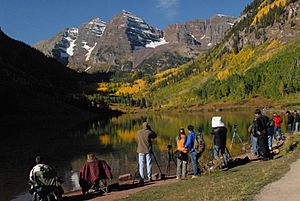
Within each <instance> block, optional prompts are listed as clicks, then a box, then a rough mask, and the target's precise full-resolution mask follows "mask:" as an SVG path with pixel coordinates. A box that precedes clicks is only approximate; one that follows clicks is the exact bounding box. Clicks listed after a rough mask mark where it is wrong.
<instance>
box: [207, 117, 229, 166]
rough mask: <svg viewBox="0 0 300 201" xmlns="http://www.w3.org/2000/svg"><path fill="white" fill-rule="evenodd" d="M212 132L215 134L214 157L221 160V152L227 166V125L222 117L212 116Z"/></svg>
mask: <svg viewBox="0 0 300 201" xmlns="http://www.w3.org/2000/svg"><path fill="white" fill-rule="evenodd" d="M211 124H212V129H213V130H212V132H211V134H212V135H213V142H214V148H213V150H214V158H215V160H217V161H219V160H220V158H219V153H220V152H221V155H222V157H223V160H224V164H225V166H226V167H227V166H228V163H227V157H226V154H225V149H226V138H227V128H226V127H225V124H224V122H223V120H222V117H213V118H212V123H211Z"/></svg>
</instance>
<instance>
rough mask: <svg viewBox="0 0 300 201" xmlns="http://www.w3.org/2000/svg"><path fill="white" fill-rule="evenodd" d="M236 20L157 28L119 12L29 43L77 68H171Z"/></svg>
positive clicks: (215, 39) (210, 43) (213, 40)
mask: <svg viewBox="0 0 300 201" xmlns="http://www.w3.org/2000/svg"><path fill="white" fill-rule="evenodd" d="M235 21H236V18H234V17H228V16H224V15H217V16H214V17H213V18H211V19H209V20H194V21H191V22H187V23H181V24H175V25H170V26H168V27H167V28H166V30H165V31H164V32H163V31H161V30H159V29H157V28H154V27H152V26H150V25H148V24H147V23H146V22H145V21H144V20H143V19H142V18H140V17H138V16H136V15H134V14H132V13H130V12H127V11H122V12H120V13H119V14H117V15H116V16H114V17H113V18H112V19H111V20H110V21H108V22H107V23H105V22H103V21H101V20H100V19H99V18H95V19H92V20H90V21H89V22H87V23H84V24H82V25H81V26H80V27H79V28H68V29H66V30H64V31H63V32H61V33H58V34H57V35H56V36H55V37H53V38H51V39H48V40H45V41H41V42H39V43H37V44H35V45H34V47H35V48H37V49H39V50H41V51H42V52H44V53H45V54H46V55H50V56H52V57H54V58H56V59H57V60H59V61H60V62H62V63H63V64H67V65H68V67H70V68H73V69H75V70H76V71H79V72H88V73H94V72H99V71H132V70H138V71H144V72H155V71H159V70H162V69H164V68H172V67H175V66H178V65H180V64H183V63H184V62H186V61H188V60H190V59H191V58H193V57H195V56H196V55H197V54H198V53H199V51H202V50H207V49H210V48H212V47H213V46H214V45H216V44H217V43H218V41H219V40H220V39H221V38H222V37H223V36H224V34H225V33H226V31H227V30H228V29H230V28H231V27H232V26H233V24H234V22H235Z"/></svg>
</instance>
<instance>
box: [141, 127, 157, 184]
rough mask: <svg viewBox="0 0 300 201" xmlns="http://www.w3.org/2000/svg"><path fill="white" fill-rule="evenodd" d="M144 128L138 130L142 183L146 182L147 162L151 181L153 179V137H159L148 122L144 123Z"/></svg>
mask: <svg viewBox="0 0 300 201" xmlns="http://www.w3.org/2000/svg"><path fill="white" fill-rule="evenodd" d="M142 127H143V128H142V129H141V130H139V131H138V132H137V141H138V147H137V153H138V155H139V173H140V184H143V183H144V164H145V160H146V164H147V176H148V179H149V181H151V180H152V158H151V155H150V154H151V153H152V139H155V138H156V137H157V135H156V133H155V132H154V131H152V129H151V127H150V126H149V124H148V123H147V122H144V123H143V124H142Z"/></svg>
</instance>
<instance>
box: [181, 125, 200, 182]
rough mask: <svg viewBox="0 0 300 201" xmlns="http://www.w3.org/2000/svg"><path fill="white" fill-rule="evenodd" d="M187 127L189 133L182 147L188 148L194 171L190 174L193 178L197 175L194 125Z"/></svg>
mask: <svg viewBox="0 0 300 201" xmlns="http://www.w3.org/2000/svg"><path fill="white" fill-rule="evenodd" d="M187 129H188V131H189V133H188V137H187V140H186V143H185V145H184V148H185V149H189V151H190V158H191V161H192V163H193V172H194V175H193V176H192V179H193V178H197V177H198V154H197V152H196V151H195V149H194V141H195V133H194V126H192V125H189V126H188V128H187Z"/></svg>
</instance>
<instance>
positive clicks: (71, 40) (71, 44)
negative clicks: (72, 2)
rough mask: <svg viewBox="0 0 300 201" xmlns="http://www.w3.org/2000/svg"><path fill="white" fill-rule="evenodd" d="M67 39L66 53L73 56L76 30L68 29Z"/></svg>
mask: <svg viewBox="0 0 300 201" xmlns="http://www.w3.org/2000/svg"><path fill="white" fill-rule="evenodd" d="M67 35H68V36H67V37H65V39H66V40H67V41H68V47H67V49H66V52H67V54H68V55H69V56H73V54H74V47H75V46H76V39H77V35H78V28H70V29H68V30H67Z"/></svg>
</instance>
